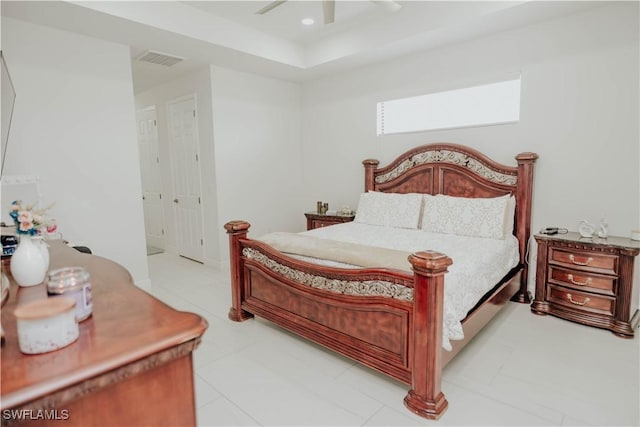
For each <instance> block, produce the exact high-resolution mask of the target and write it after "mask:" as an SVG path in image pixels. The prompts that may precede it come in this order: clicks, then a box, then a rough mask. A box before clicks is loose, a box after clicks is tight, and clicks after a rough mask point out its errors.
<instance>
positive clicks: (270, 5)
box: [254, 0, 287, 15]
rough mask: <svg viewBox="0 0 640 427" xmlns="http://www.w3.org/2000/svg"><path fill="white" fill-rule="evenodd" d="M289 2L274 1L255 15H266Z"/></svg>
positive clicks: (282, 0) (283, 0)
mask: <svg viewBox="0 0 640 427" xmlns="http://www.w3.org/2000/svg"><path fill="white" fill-rule="evenodd" d="M286 1H287V0H278V1H272V2H271V3H269V4H268V5H266V6H265V7H263V8H262V9H260V10H259V11H257V12H255V13H254V14H255V15H264V14H265V13H267V12H269V11H270V10H273V9H275V8H276V7H278V6H280V5H281V4H282V3H285V2H286Z"/></svg>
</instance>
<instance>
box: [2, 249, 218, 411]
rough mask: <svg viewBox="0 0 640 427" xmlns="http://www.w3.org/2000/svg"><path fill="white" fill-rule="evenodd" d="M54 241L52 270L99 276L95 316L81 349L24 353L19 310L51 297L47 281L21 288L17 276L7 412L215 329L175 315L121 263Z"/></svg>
mask: <svg viewBox="0 0 640 427" xmlns="http://www.w3.org/2000/svg"><path fill="white" fill-rule="evenodd" d="M48 244H49V245H50V248H49V251H50V254H51V265H50V267H51V268H52V269H55V268H61V267H65V266H70V265H71V266H82V267H84V268H86V269H87V270H88V271H89V273H90V274H91V294H92V297H93V315H92V316H91V317H89V318H88V319H87V320H84V321H82V322H80V324H79V325H78V326H79V329H80V336H79V337H78V340H77V341H76V342H74V343H73V344H70V345H69V346H67V347H64V348H61V349H59V350H56V351H52V352H49V353H44V354H37V355H26V354H22V353H21V352H20V350H19V348H18V336H17V327H16V317H15V315H14V311H15V310H16V309H17V308H18V307H20V306H22V305H24V304H26V303H27V302H30V301H39V300H45V299H47V290H46V286H45V285H44V284H40V285H37V286H32V287H28V288H19V287H17V285H16V284H15V283H13V280H12V278H11V276H10V275H9V279H10V281H11V291H10V297H9V300H8V301H7V303H6V305H5V306H4V307H2V326H3V327H4V331H5V334H6V341H5V343H4V345H3V346H2V351H1V352H0V354H1V356H2V357H1V359H2V361H1V365H2V370H1V374H2V375H1V378H2V383H1V385H2V392H1V395H0V398H1V401H2V405H1V409H2V410H4V409H6V408H15V407H19V406H20V405H24V404H26V403H28V402H31V401H34V400H36V399H38V398H41V397H43V396H46V395H49V394H51V393H54V392H57V391H60V390H64V389H65V388H67V387H70V386H71V385H73V384H77V383H80V382H82V381H86V380H88V379H90V378H94V377H96V376H98V375H101V374H104V373H106V372H111V371H113V370H114V369H116V368H119V367H121V366H124V365H126V364H129V363H133V362H135V361H138V360H140V359H143V358H145V357H147V356H149V355H152V354H155V353H158V352H161V351H163V350H167V349H170V348H173V347H175V346H178V345H180V344H182V343H184V342H187V341H190V340H196V339H199V338H200V337H201V336H202V334H203V333H204V331H205V329H206V328H207V321H206V320H205V319H203V318H202V317H200V316H198V315H196V314H193V313H186V312H181V311H177V310H174V309H173V308H171V307H169V306H168V305H166V304H164V303H162V302H161V301H159V300H157V299H155V298H154V297H152V296H151V295H149V294H147V293H146V292H144V291H143V290H141V289H139V288H138V287H136V286H135V285H134V284H133V281H132V278H131V275H130V274H129V272H128V271H127V270H125V269H124V267H122V266H120V265H118V264H116V263H115V262H113V261H109V260H108V259H106V258H102V257H99V256H95V255H88V254H83V253H80V252H78V251H76V250H75V249H72V248H70V247H68V246H66V245H64V244H63V243H62V242H61V241H48Z"/></svg>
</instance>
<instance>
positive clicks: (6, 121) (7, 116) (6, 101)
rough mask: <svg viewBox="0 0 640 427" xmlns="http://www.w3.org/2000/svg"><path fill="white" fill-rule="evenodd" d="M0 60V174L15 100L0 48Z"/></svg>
mask: <svg viewBox="0 0 640 427" xmlns="http://www.w3.org/2000/svg"><path fill="white" fill-rule="evenodd" d="M0 62H2V79H1V80H2V107H1V108H2V110H0V112H1V113H2V147H0V155H1V156H2V159H1V160H0V162H1V165H0V176H2V175H3V172H4V161H5V157H6V155H7V143H8V141H9V131H10V129H11V118H12V117H13V106H14V104H15V101H16V92H15V90H14V88H13V82H12V81H11V75H10V74H9V69H8V68H7V63H6V62H5V58H4V53H2V51H1V50H0Z"/></svg>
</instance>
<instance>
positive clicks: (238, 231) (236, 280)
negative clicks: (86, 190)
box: [224, 221, 253, 322]
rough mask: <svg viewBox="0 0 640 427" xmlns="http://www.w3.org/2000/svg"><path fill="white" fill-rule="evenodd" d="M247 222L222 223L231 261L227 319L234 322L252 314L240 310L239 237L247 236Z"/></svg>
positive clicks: (240, 270)
mask: <svg viewBox="0 0 640 427" xmlns="http://www.w3.org/2000/svg"><path fill="white" fill-rule="evenodd" d="M249 227H251V224H249V223H248V222H246V221H230V222H228V223H226V224H225V225H224V229H225V230H227V234H228V235H229V261H230V263H231V309H229V319H231V320H233V321H234V322H242V321H245V320H247V319H251V318H252V317H253V314H251V313H248V312H246V311H244V310H242V301H243V300H244V280H243V278H244V268H243V266H242V263H241V259H242V251H241V249H240V239H245V238H246V237H247V232H248V231H249Z"/></svg>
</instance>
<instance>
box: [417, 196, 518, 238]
mask: <svg viewBox="0 0 640 427" xmlns="http://www.w3.org/2000/svg"><path fill="white" fill-rule="evenodd" d="M510 198H511V196H509V195H506V196H501V197H495V198H466V197H452V196H445V195H442V194H438V195H435V196H431V195H429V194H425V195H424V208H423V213H422V229H423V230H425V231H431V232H433V233H445V234H457V235H459V236H471V237H487V238H492V239H504V237H505V236H506V235H507V234H505V230H506V229H507V228H508V227H509V225H508V224H509V221H508V220H507V217H508V211H509V209H508V207H509V204H510V203H509V199H510ZM513 206H514V207H515V203H514V204H513ZM511 218H512V219H511V229H510V230H513V215H511ZM511 233H512V231H509V232H508V234H511Z"/></svg>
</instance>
